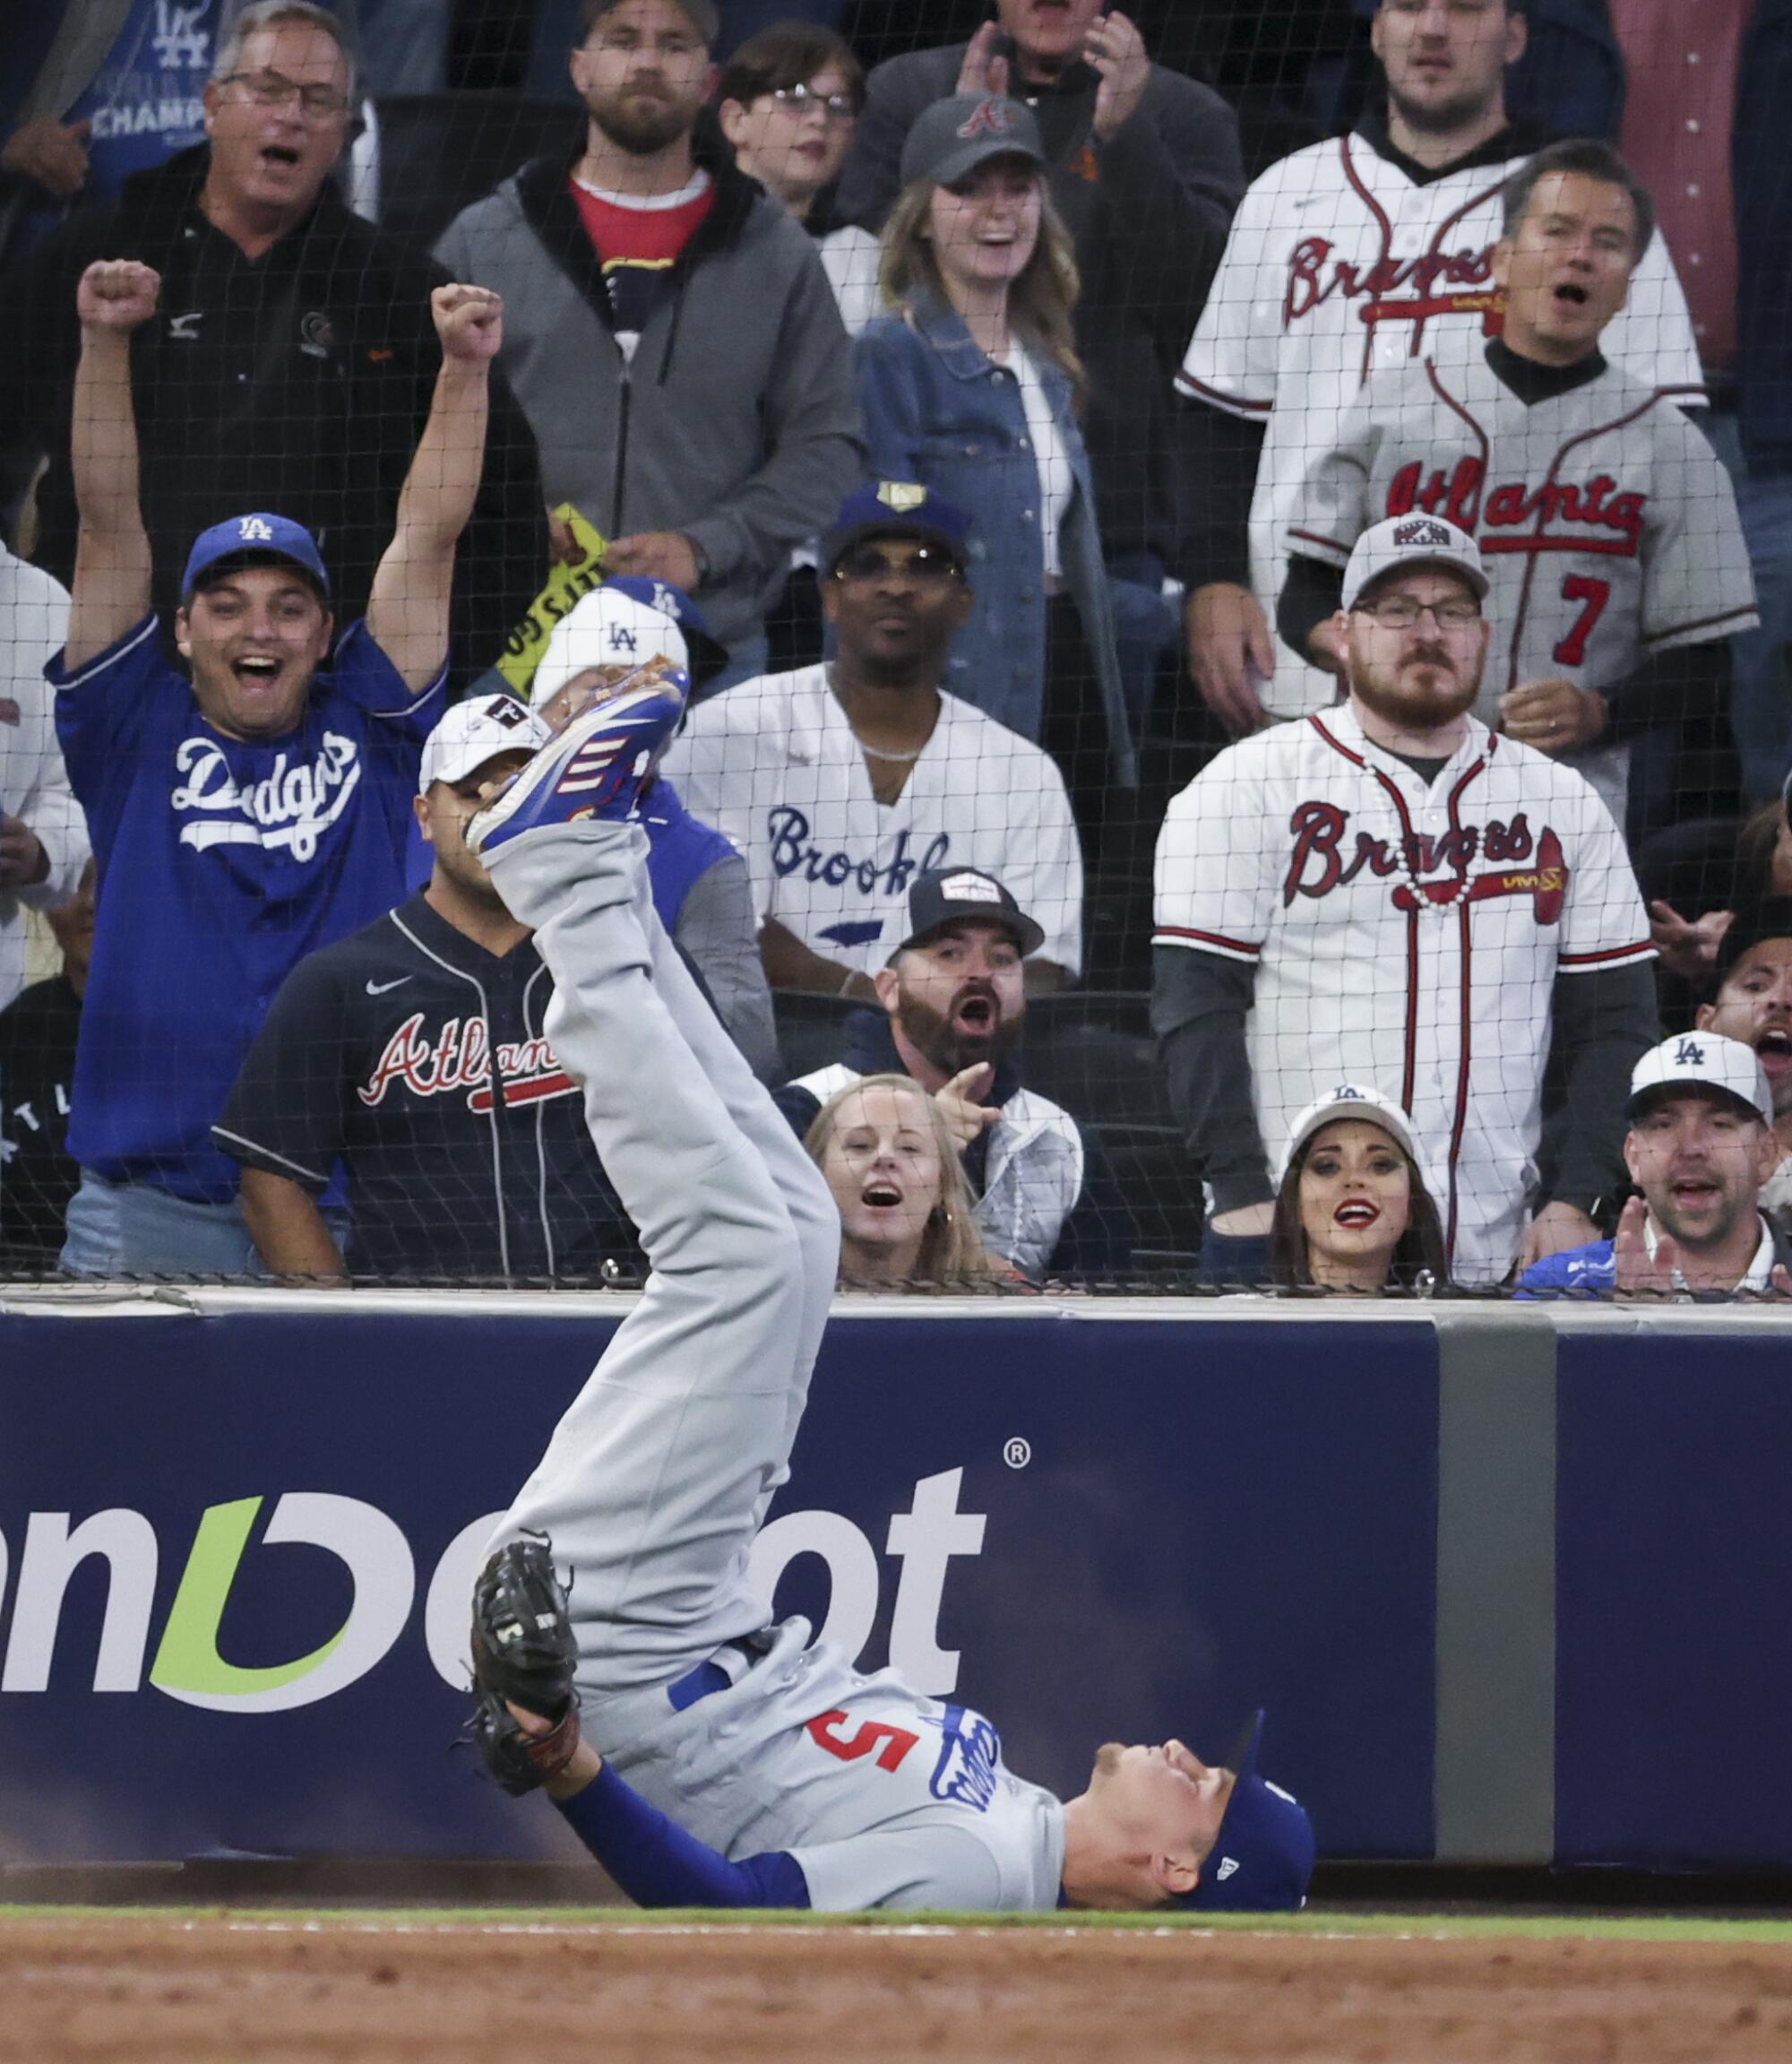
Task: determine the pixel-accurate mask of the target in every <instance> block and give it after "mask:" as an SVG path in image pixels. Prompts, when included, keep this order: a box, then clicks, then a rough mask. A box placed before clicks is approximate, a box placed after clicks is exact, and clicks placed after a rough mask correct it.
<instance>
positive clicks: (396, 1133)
mask: <svg viewBox="0 0 1792 2064" xmlns="http://www.w3.org/2000/svg"><path fill="white" fill-rule="evenodd" d="M551 735H552V734H551V733H550V732H549V731H548V730H547V726H546V725H545V724H544V723H542V721H540V719H539V718H538V717H537V716H534V715H533V714H531V713H530V712H529V711H528V710H526V709H524V708H523V706H522V704H521V703H519V702H516V701H514V700H513V698H512V697H511V696H509V695H481V696H478V697H476V698H475V699H474V700H472V701H470V702H465V703H461V704H457V705H456V706H455V707H454V708H453V709H452V710H450V711H449V712H448V714H447V715H446V716H445V717H444V718H443V720H442V721H441V722H440V723H439V724H438V725H437V726H436V727H435V730H434V731H432V732H431V733H430V736H429V740H428V743H427V744H426V746H425V747H424V749H423V768H422V773H421V774H420V776H419V779H418V797H417V805H416V808H417V821H418V825H419V826H420V827H421V829H422V832H423V835H424V837H425V839H426V840H427V841H428V842H429V847H430V851H431V852H432V853H433V855H434V861H435V864H434V867H433V869H432V871H431V874H430V877H429V884H428V886H427V887H426V888H425V889H424V890H423V891H422V893H421V894H418V895H415V896H412V897H411V898H410V899H409V902H404V903H401V904H400V905H399V907H398V908H397V909H396V910H394V911H387V913H386V914H385V916H384V917H383V918H380V919H377V920H375V922H374V923H373V924H370V925H368V926H366V928H364V929H362V930H360V931H358V932H356V933H354V934H353V935H352V936H351V937H348V938H346V939H339V940H338V941H337V942H336V944H335V945H334V946H325V947H323V949H322V951H321V952H318V953H314V954H308V955H307V956H306V958H305V959H304V960H302V961H301V962H300V963H298V965H297V967H296V968H295V969H294V970H293V971H292V972H291V973H290V974H289V976H288V977H287V979H286V980H285V982H284V983H282V985H281V987H280V994H279V995H278V996H277V997H275V998H274V1003H273V1008H272V1009H271V1011H270V1012H269V1013H268V1017H267V1023H265V1024H263V1027H262V1029H261V1032H259V1033H258V1034H257V1036H256V1039H255V1042H254V1045H253V1046H252V1047H251V1048H250V1049H249V1052H248V1056H247V1058H246V1059H245V1061H244V1063H243V1072H242V1073H241V1075H238V1076H237V1084H236V1087H235V1088H234V1089H233V1090H232V1091H231V1092H230V1101H228V1104H226V1106H225V1107H224V1113H223V1116H222V1117H221V1118H220V1119H219V1121H218V1123H217V1124H216V1125H215V1126H214V1127H212V1128H211V1136H212V1138H213V1140H214V1141H215V1142H216V1144H218V1146H219V1147H220V1148H221V1149H222V1150H223V1152H224V1153H227V1154H228V1155H230V1157H231V1158H232V1159H233V1160H234V1161H237V1162H239V1163H240V1164H241V1167H242V1175H243V1215H244V1216H245V1218H246V1220H247V1221H248V1224H249V1230H250V1231H251V1232H252V1233H253V1234H254V1239H255V1246H256V1248H257V1250H258V1251H259V1253H260V1255H261V1257H262V1260H263V1264H264V1265H266V1267H267V1268H268V1270H269V1271H270V1273H271V1274H275V1275H281V1276H288V1277H297V1278H300V1279H303V1280H309V1281H316V1282H341V1281H343V1280H345V1279H346V1278H347V1276H348V1275H349V1274H350V1273H352V1274H355V1275H356V1276H373V1277H376V1278H379V1279H382V1280H384V1281H392V1280H393V1279H394V1278H396V1279H400V1280H403V1281H409V1282H418V1281H426V1282H427V1281H435V1282H441V1281H444V1280H445V1281H448V1282H545V1281H550V1280H554V1279H562V1280H564V1279H565V1278H567V1277H582V1276H592V1275H595V1274H598V1273H599V1271H600V1270H601V1268H602V1265H603V1264H604V1263H605V1262H606V1261H607V1260H608V1261H614V1260H616V1259H617V1258H618V1257H625V1256H627V1255H628V1254H629V1253H630V1252H631V1250H632V1248H633V1239H632V1236H631V1234H630V1232H629V1231H628V1229H627V1226H626V1224H625V1221H624V1219H623V1216H622V1212H621V1207H620V1206H619V1205H617V1203H616V1196H615V1193H614V1192H613V1191H612V1190H611V1188H610V1187H609V1184H608V1182H607V1180H606V1179H605V1176H604V1172H603V1170H602V1168H601V1167H600V1165H599V1162H598V1157H597V1154H596V1153H595V1151H594V1150H593V1148H592V1146H591V1142H590V1135H589V1134H588V1133H587V1132H586V1130H585V1121H584V1117H583V1114H582V1111H581V1110H580V1106H579V1095H578V1085H577V1084H575V1083H574V1082H573V1080H572V1079H571V1077H570V1076H569V1075H567V1074H566V1073H565V1071H564V1069H563V1068H562V1067H561V1066H560V1063H559V1061H558V1060H557V1059H556V1058H555V1054H554V1049H553V1048H552V1046H551V1045H550V1044H549V1043H548V1041H547V1035H546V1032H544V1030H543V1023H542V1021H543V1019H544V1017H545V1015H546V1013H547V1006H548V1003H549V1001H550V1000H551V998H552V997H553V994H554V983H553V979H552V978H551V976H550V975H549V974H548V972H547V969H546V968H545V967H544V966H543V965H542V963H541V960H540V957H539V955H538V954H537V953H536V951H535V948H534V946H532V945H531V943H530V937H529V932H528V928H526V927H525V926H523V925H520V924H519V923H518V922H517V921H516V920H515V919H514V918H513V917H512V916H511V914H510V912H509V911H507V910H506V909H505V908H504V905H503V903H502V902H499V901H498V896H497V892H496V891H495V889H494V888H493V887H492V885H491V882H490V879H489V877H487V873H486V870H485V868H484V867H483V866H481V864H480V863H479V860H478V858H477V857H476V856H475V855H474V854H472V853H470V852H469V851H468V850H467V847H466V844H465V842H464V841H463V839H462V837H461V833H462V831H463V829H464V827H465V825H466V823H467V820H468V819H469V818H470V816H472V815H473V814H474V812H475V811H476V810H478V807H479V806H480V804H481V803H482V802H483V801H484V800H485V799H487V797H489V796H490V795H491V793H492V792H493V790H495V788H496V787H497V786H498V784H499V783H500V782H503V781H504V780H505V779H506V778H507V777H508V776H509V775H511V774H513V773H515V772H516V771H517V769H518V768H519V767H521V765H522V764H523V763H524V761H526V760H527V759H528V758H529V756H530V754H531V753H532V752H534V751H535V750H536V748H537V747H539V746H542V745H545V744H546V743H547V739H548V738H549V737H550V736H551ZM339 1164H340V1168H341V1170H342V1172H343V1174H344V1176H345V1177H346V1179H347V1199H348V1207H349V1217H350V1219H351V1221H352V1223H353V1238H352V1240H351V1243H350V1245H349V1253H348V1255H347V1257H346V1259H345V1257H344V1255H343V1253H342V1251H341V1249H340V1247H339V1246H338V1244H337V1242H336V1239H335V1238H334V1236H333V1234H332V1231H331V1228H330V1224H329V1222H328V1220H327V1219H326V1217H325V1215H324V1213H323V1211H322V1210H320V1208H319V1205H318V1201H317V1200H318V1199H319V1198H320V1197H322V1196H324V1195H326V1193H327V1192H328V1191H329V1190H330V1188H331V1186H332V1177H333V1175H334V1174H335V1171H336V1170H337V1168H338V1166H339Z"/></svg>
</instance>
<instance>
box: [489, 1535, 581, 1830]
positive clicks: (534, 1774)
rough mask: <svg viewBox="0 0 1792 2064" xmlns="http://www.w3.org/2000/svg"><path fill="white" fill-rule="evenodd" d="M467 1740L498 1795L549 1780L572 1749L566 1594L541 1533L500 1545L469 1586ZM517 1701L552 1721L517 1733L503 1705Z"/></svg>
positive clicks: (571, 1652) (575, 1709)
mask: <svg viewBox="0 0 1792 2064" xmlns="http://www.w3.org/2000/svg"><path fill="white" fill-rule="evenodd" d="M472 1647H473V1688H474V1689H475V1690H476V1691H477V1692H478V1700H479V1702H478V1706H476V1707H475V1708H474V1712H473V1722H472V1737H473V1740H475V1741H476V1742H477V1743H478V1749H479V1753H480V1755H481V1756H482V1757H484V1758H485V1762H486V1768H487V1770H489V1771H490V1772H491V1774H492V1775H493V1776H494V1777H495V1778H496V1779H497V1781H498V1783H500V1784H502V1785H503V1786H504V1790H505V1791H506V1792H514V1793H516V1794H518V1795H521V1793H523V1792H533V1791H534V1790H535V1788H536V1787H537V1785H538V1784H545V1783H547V1780H548V1779H549V1778H550V1777H557V1776H558V1775H559V1774H560V1773H561V1771H563V1770H564V1768H565V1767H566V1766H567V1764H568V1763H570V1762H571V1761H572V1758H573V1750H574V1749H577V1747H578V1746H579V1702H578V1699H577V1697H575V1696H574V1694H573V1665H574V1664H575V1663H576V1662H577V1661H578V1654H579V1652H578V1645H577V1644H576V1643H575V1642H574V1640H573V1622H572V1619H571V1617H570V1614H569V1611H568V1608H567V1602H566V1593H565V1591H564V1588H563V1586H562V1585H561V1583H560V1580H559V1578H558V1577H557V1576H555V1574H554V1559H553V1553H552V1550H551V1549H550V1547H549V1545H548V1542H547V1539H546V1537H545V1536H543V1535H524V1536H523V1537H522V1538H521V1539H520V1540H517V1541H512V1542H505V1544H504V1547H502V1548H501V1549H499V1550H498V1551H497V1553H496V1554H495V1556H493V1557H492V1559H491V1560H490V1561H489V1562H488V1563H487V1565H486V1567H484V1569H482V1570H481V1571H480V1572H479V1579H478V1583H477V1584H476V1585H474V1586H473V1639H472ZM512 1705H514V1706H522V1707H524V1708H525V1709H526V1710H527V1711H529V1712H530V1713H538V1714H540V1715H541V1717H542V1718H543V1719H544V1720H551V1721H552V1722H553V1723H554V1726H553V1729H552V1731H551V1732H548V1733H547V1734H525V1733H524V1732H522V1730H521V1728H520V1727H519V1726H518V1725H517V1723H516V1722H515V1720H514V1718H513V1716H512V1714H510V1712H509V1711H508V1710H507V1708H508V1706H512Z"/></svg>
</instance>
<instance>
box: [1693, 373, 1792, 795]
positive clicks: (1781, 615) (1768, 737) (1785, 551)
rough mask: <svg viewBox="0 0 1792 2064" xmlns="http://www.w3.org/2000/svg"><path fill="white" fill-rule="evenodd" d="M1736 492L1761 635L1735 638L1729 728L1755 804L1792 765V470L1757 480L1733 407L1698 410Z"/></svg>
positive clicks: (1773, 790)
mask: <svg viewBox="0 0 1792 2064" xmlns="http://www.w3.org/2000/svg"><path fill="white" fill-rule="evenodd" d="M1701 414H1702V415H1703V416H1704V417H1705V418H1706V419H1707V420H1706V422H1705V425H1704V428H1705V434H1706V436H1708V437H1709V438H1710V441H1711V448H1712V450H1713V451H1715V452H1716V453H1717V454H1718V456H1719V459H1721V460H1722V462H1723V463H1724V468H1725V471H1727V473H1728V474H1729V476H1730V479H1731V482H1732V483H1733V485H1734V486H1735V488H1736V507H1737V509H1738V510H1739V511H1740V512H1741V515H1742V529H1743V536H1744V537H1745V539H1746V540H1747V541H1748V557H1749V564H1750V566H1751V567H1752V568H1753V574H1754V592H1755V600H1756V607H1757V608H1758V609H1759V610H1760V611H1761V626H1760V628H1759V629H1757V630H1753V631H1742V632H1739V633H1738V634H1737V635H1736V636H1735V637H1734V638H1732V639H1731V640H1730V652H1731V654H1732V665H1733V668H1734V674H1733V686H1732V687H1731V691H1730V729H1731V730H1732V731H1733V732H1734V734H1735V737H1736V752H1737V754H1738V755H1739V756H1740V757H1741V760H1742V782H1743V793H1744V794H1745V797H1746V798H1747V799H1748V800H1749V802H1750V803H1751V804H1754V803H1762V802H1766V801H1768V800H1769V799H1770V798H1771V797H1774V796H1777V795H1778V794H1779V785H1780V783H1781V782H1783V781H1784V780H1785V779H1786V771H1787V765H1788V761H1792V673H1788V661H1787V651H1788V646H1792V473H1779V474H1776V475H1774V476H1772V477H1770V478H1769V479H1756V478H1754V477H1753V476H1751V474H1750V472H1749V471H1748V462H1747V461H1746V459H1745V458H1744V456H1743V450H1742V440H1741V437H1740V436H1739V435H1738V434H1737V429H1736V411H1735V410H1733V409H1708V410H1702V411H1695V412H1694V414H1693V421H1694V422H1697V421H1698V420H1699V418H1700V415H1701Z"/></svg>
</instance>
